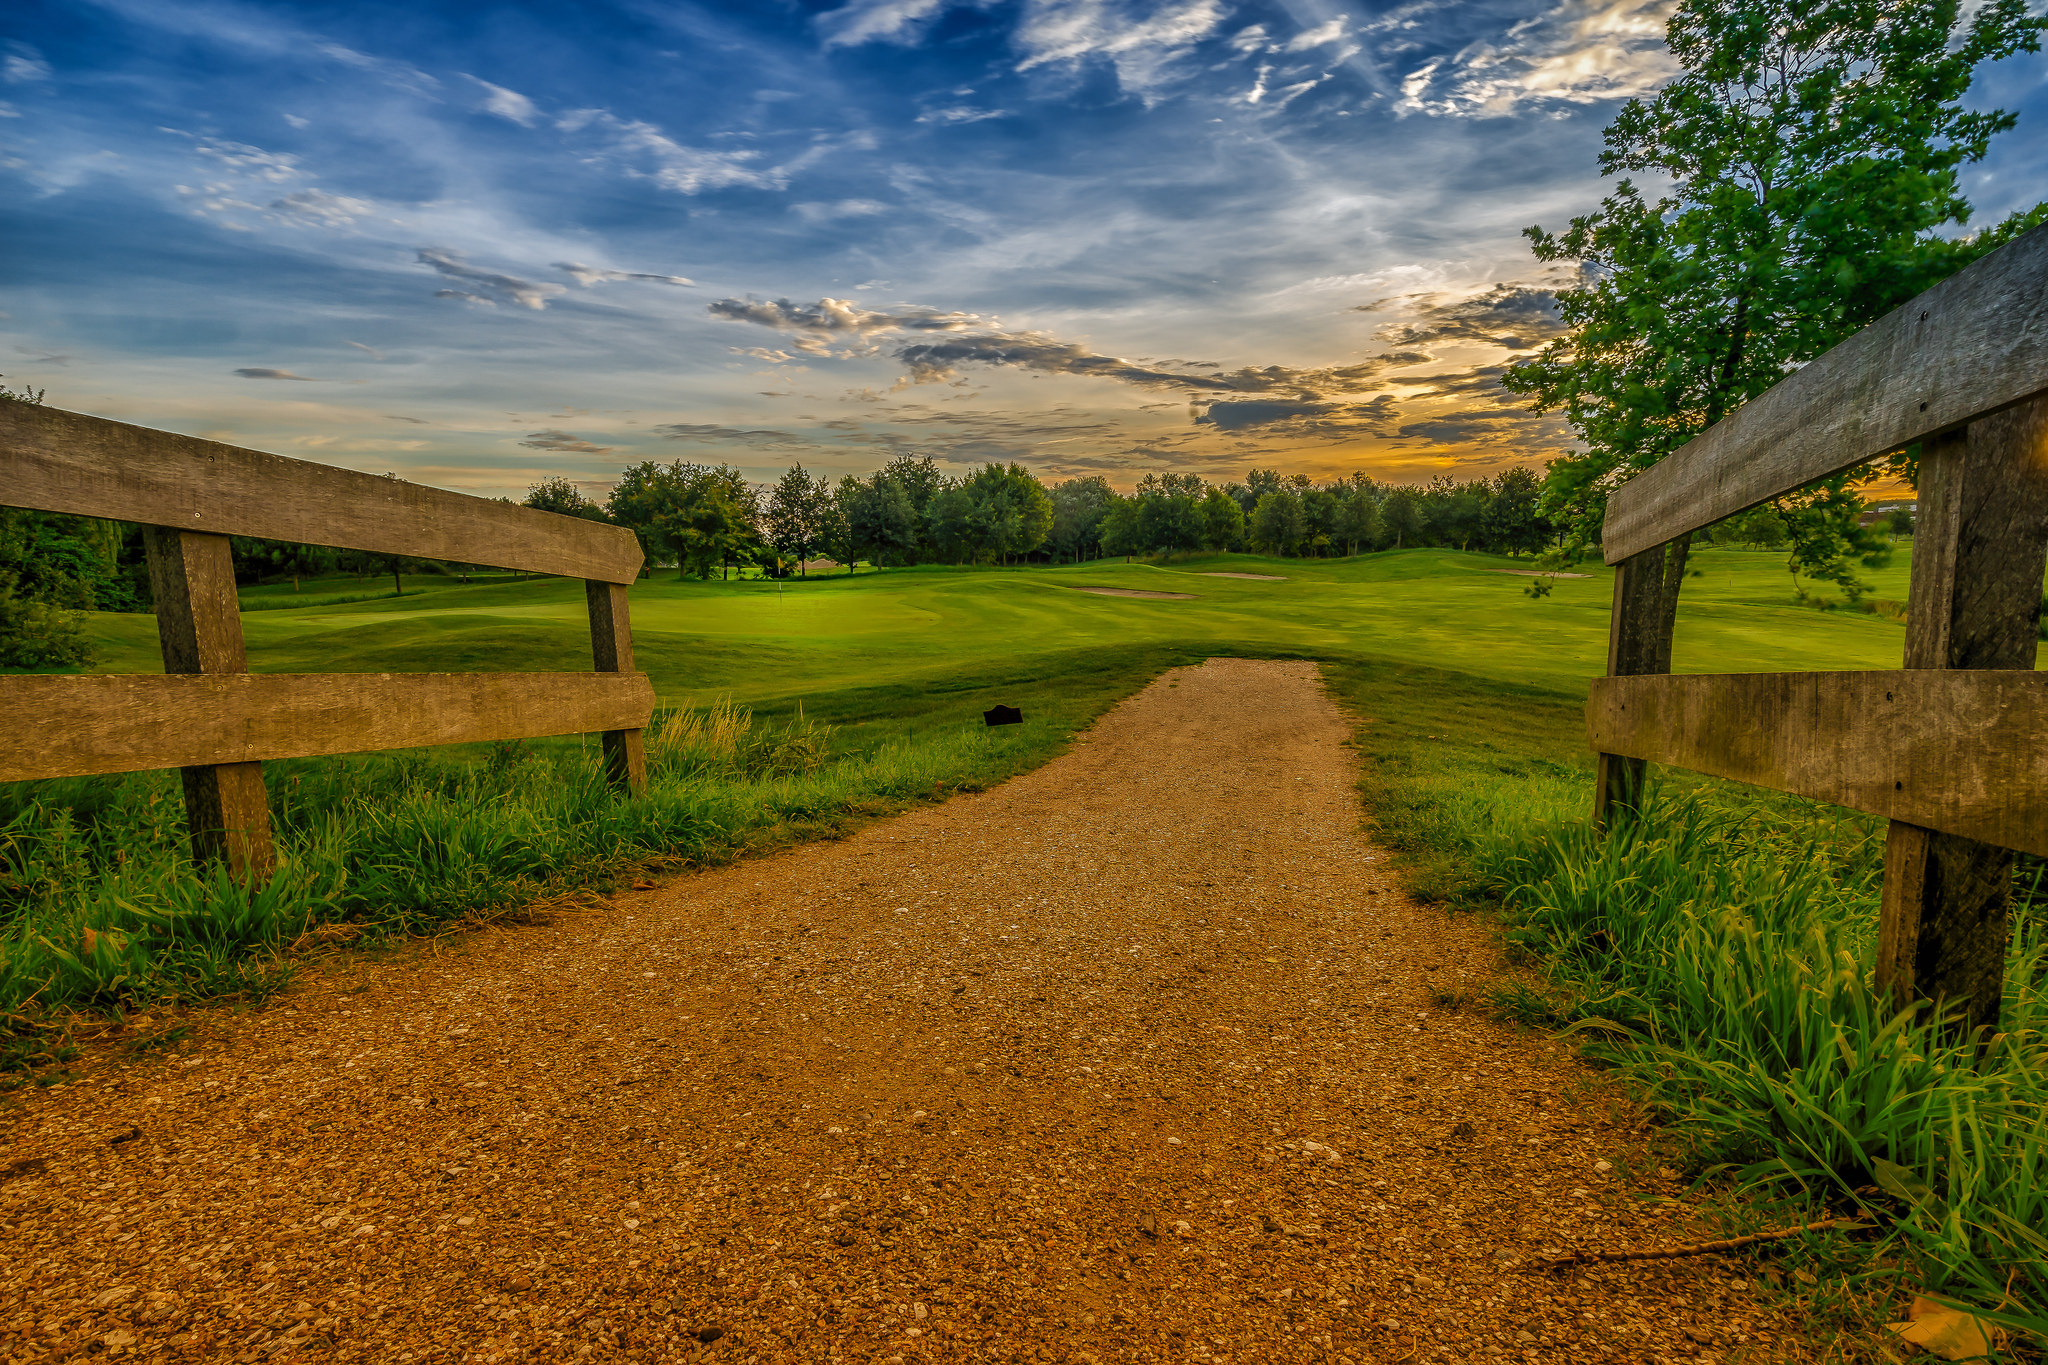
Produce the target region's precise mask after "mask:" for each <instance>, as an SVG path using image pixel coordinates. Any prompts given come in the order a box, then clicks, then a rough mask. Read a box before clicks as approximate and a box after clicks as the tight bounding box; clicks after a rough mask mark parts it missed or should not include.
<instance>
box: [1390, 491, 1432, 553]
mask: <svg viewBox="0 0 2048 1365" xmlns="http://www.w3.org/2000/svg"><path fill="white" fill-rule="evenodd" d="M1380 525H1381V527H1382V531H1381V534H1382V535H1387V536H1392V537H1393V538H1394V548H1395V549H1397V550H1398V549H1400V548H1401V547H1402V546H1404V545H1406V544H1407V543H1409V542H1411V541H1414V540H1416V539H1417V538H1418V537H1419V536H1420V535H1421V533H1422V494H1421V493H1420V492H1419V491H1418V490H1417V489H1415V488H1414V487H1412V486H1410V485H1408V484H1399V485H1396V486H1395V487H1393V488H1391V489H1389V490H1387V497H1386V501H1384V502H1382V503H1381V504H1380Z"/></svg>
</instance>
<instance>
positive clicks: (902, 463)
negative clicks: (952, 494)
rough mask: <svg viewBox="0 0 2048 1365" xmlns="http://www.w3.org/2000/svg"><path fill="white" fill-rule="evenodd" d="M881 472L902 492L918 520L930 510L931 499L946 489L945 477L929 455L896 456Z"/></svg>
mask: <svg viewBox="0 0 2048 1365" xmlns="http://www.w3.org/2000/svg"><path fill="white" fill-rule="evenodd" d="M882 472H883V473H884V474H887V475H888V476H889V478H890V480H891V481H892V482H893V483H895V484H896V486H897V487H899V488H901V489H902V490H903V492H904V496H906V497H908V498H909V499H910V506H911V508H912V510H913V511H915V512H916V513H917V515H918V517H919V519H920V520H922V519H923V517H924V514H925V513H926V512H928V511H929V510H931V505H932V499H933V498H935V497H937V496H938V495H939V491H940V490H941V489H943V488H944V487H946V476H945V475H943V474H941V473H940V472H939V467H938V466H937V465H935V464H933V463H932V457H931V456H929V455H898V456H897V457H896V458H895V459H893V460H891V461H889V463H888V464H887V465H886V466H884V467H883V469H882Z"/></svg>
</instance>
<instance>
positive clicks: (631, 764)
mask: <svg viewBox="0 0 2048 1365" xmlns="http://www.w3.org/2000/svg"><path fill="white" fill-rule="evenodd" d="M583 596H584V600H585V602H586V603H587V604H588V606H589V608H590V655H591V659H592V661H593V662H594V663H595V665H596V667H597V671H598V672H600V673H631V672H632V671H633V619H632V616H631V614H630V613H629V612H628V611H627V608H626V585H625V584H623V583H603V582H599V581H598V580H596V579H591V580H589V581H587V582H586V583H584V585H583ZM604 770H605V776H606V777H607V778H609V779H610V780H611V784H612V785H613V786H614V787H617V788H619V789H620V790H621V791H627V792H631V793H632V794H633V795H635V796H638V795H641V794H642V793H644V792H645V791H646V790H647V748H646V745H645V744H643V743H642V742H641V738H640V732H639V731H638V730H607V731H605V732H604Z"/></svg>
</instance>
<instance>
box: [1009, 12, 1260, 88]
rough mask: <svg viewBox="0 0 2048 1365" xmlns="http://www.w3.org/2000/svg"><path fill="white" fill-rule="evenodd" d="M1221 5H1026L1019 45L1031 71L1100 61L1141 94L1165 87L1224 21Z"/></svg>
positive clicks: (1021, 67) (1023, 66)
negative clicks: (1174, 69) (1181, 61)
mask: <svg viewBox="0 0 2048 1365" xmlns="http://www.w3.org/2000/svg"><path fill="white" fill-rule="evenodd" d="M1223 15H1224V9H1223V5H1222V3H1221V0H1152V3H1149V4H1148V3H1142V0H1139V2H1137V3H1132V2H1131V0H1027V3H1026V5H1025V8H1024V15H1023V19H1022V21H1021V22H1020V23H1019V24H1018V25H1017V31H1016V34H1015V42H1016V44H1017V46H1018V47H1019V48H1020V49H1021V50H1022V51H1023V54H1024V60H1023V61H1022V62H1020V63H1019V64H1018V68H1017V69H1018V70H1020V71H1029V70H1030V69H1032V68H1033V67H1036V66H1044V65H1047V64H1048V63H1053V62H1080V61H1084V60H1086V59H1089V58H1100V59H1103V60H1106V61H1109V62H1111V63H1113V64H1114V65H1115V67H1116V72H1117V80H1118V82H1119V83H1121V84H1122V86H1123V87H1124V89H1126V90H1130V91H1133V92H1135V93H1139V94H1147V93H1150V92H1152V91H1155V90H1156V89H1158V88H1159V87H1160V86H1162V85H1164V84H1166V83H1167V81H1168V80H1169V79H1170V77H1171V74H1172V70H1171V69H1172V67H1173V66H1174V64H1175V63H1176V62H1177V61H1178V60H1179V59H1180V58H1181V57H1182V56H1184V55H1186V53H1187V52H1188V51H1189V49H1191V48H1192V47H1193V46H1194V45H1195V44H1196V43H1198V42H1200V41H1201V40H1202V39H1204V38H1207V37H1208V36H1210V35H1211V34H1212V33H1214V32H1215V31H1216V28H1217V26H1218V25H1220V24H1221V23H1222V22H1223Z"/></svg>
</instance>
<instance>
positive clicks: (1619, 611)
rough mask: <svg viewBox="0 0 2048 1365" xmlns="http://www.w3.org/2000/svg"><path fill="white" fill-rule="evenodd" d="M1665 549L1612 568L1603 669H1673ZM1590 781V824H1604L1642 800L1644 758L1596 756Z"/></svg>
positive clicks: (1615, 672)
mask: <svg viewBox="0 0 2048 1365" xmlns="http://www.w3.org/2000/svg"><path fill="white" fill-rule="evenodd" d="M1664 559H1665V555H1664V551H1663V549H1662V547H1658V548H1655V549H1650V550H1645V551H1643V553H1641V554H1639V555H1635V556H1633V557H1631V558H1630V559H1628V560H1627V561H1625V562H1624V563H1621V564H1617V565H1616V566H1615V568H1614V608H1613V610H1612V611H1611V612H1609V613H1608V617H1607V675H1608V676H1609V677H1611V678H1619V677H1630V676H1634V675H1636V674H1640V673H1668V672H1670V671H1671V651H1670V644H1669V639H1668V637H1667V636H1666V635H1665V634H1664V631H1663V605H1664ZM1597 758H1598V763H1597V771H1596V772H1595V774H1594V781H1593V824H1594V825H1595V826H1596V827H1598V828H1601V829H1605V828H1606V827H1607V825H1608V823H1609V822H1610V821H1611V820H1613V819H1614V818H1615V816H1617V815H1619V814H1622V813H1624V812H1628V811H1633V810H1635V809H1636V808H1637V806H1638V804H1639V803H1640V801H1641V800H1642V792H1643V760H1641V759H1640V758H1630V757H1628V756H1627V755H1625V754H1610V753H1601V754H1599V755H1598V756H1597Z"/></svg>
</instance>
